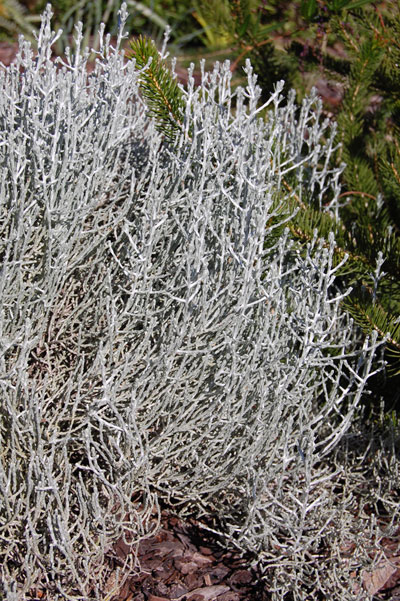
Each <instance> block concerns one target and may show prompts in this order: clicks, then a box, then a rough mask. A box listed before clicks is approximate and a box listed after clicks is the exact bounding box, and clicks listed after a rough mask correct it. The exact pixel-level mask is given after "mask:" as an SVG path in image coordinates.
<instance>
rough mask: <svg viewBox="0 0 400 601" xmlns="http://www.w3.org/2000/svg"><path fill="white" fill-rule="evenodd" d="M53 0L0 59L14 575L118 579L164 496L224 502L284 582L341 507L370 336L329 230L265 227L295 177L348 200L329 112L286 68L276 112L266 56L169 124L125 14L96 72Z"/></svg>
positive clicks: (219, 506)
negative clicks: (141, 77)
mask: <svg viewBox="0 0 400 601" xmlns="http://www.w3.org/2000/svg"><path fill="white" fill-rule="evenodd" d="M50 16H51V14H50V11H49V9H48V10H47V12H46V14H45V16H44V20H43V23H42V28H41V33H40V37H39V40H38V46H39V50H38V54H37V56H36V55H34V53H33V51H32V49H31V47H30V45H29V44H28V43H27V42H26V41H24V40H22V39H21V41H20V51H19V54H18V56H17V59H16V62H15V63H13V64H12V65H11V66H10V67H8V68H2V69H1V72H0V86H1V96H0V173H1V183H0V186H1V188H0V229H1V237H0V257H1V271H0V328H1V330H0V345H1V347H0V353H1V354H0V387H1V392H0V394H1V399H0V403H1V404H0V412H1V413H0V444H1V455H0V491H1V493H0V494H1V496H0V564H1V566H2V567H1V578H2V584H3V592H4V593H5V594H6V597H7V599H10V600H11V599H22V598H23V594H24V593H25V592H27V591H28V590H29V589H30V588H32V587H35V586H36V587H37V588H40V587H41V586H46V587H47V588H48V589H49V590H50V591H52V597H51V598H52V599H58V598H60V599H61V598H84V599H89V598H93V599H95V598H96V599H97V598H99V599H100V598H103V597H102V596H101V595H102V590H103V586H104V582H105V579H106V577H107V563H106V561H105V556H107V554H108V553H109V552H110V549H111V545H112V542H113V541H115V540H116V539H117V538H118V537H119V536H121V534H124V536H125V537H126V538H127V539H128V540H133V541H137V540H140V538H142V537H144V536H147V535H149V534H151V532H152V531H154V530H155V529H156V528H157V519H156V517H157V516H158V515H159V505H158V501H159V500H160V499H163V500H166V501H167V502H169V503H171V504H174V505H175V506H176V507H177V508H179V509H180V511H182V513H183V514H185V512H186V514H196V515H197V516H201V515H210V514H213V515H217V516H219V519H220V523H221V524H222V525H223V532H224V534H225V536H227V538H228V539H229V540H231V542H233V543H234V544H236V545H238V546H239V547H240V548H242V549H243V550H251V551H253V552H254V553H255V556H256V557H258V558H259V561H260V562H261V565H264V566H265V567H266V568H269V569H270V570H272V571H271V574H272V573H273V569H274V568H276V569H277V570H278V572H277V573H278V576H276V578H275V581H274V582H275V585H274V586H275V587H276V593H275V595H276V597H275V598H277V599H278V598H280V595H281V594H283V593H282V591H284V590H285V587H286V589H287V590H289V589H290V587H291V586H294V585H291V584H290V583H289V581H286V582H285V578H284V576H283V577H281V572H279V567H280V566H281V567H282V566H286V568H285V569H286V574H289V573H295V574H297V576H296V578H297V579H298V581H299V582H300V581H301V582H303V580H302V578H303V576H302V574H303V571H304V570H303V567H304V565H305V564H304V562H305V561H306V560H305V557H306V554H307V553H309V554H310V553H313V552H315V549H317V548H318V545H319V544H320V542H321V540H322V539H323V538H325V539H326V540H330V539H329V537H331V538H332V537H333V538H332V540H337V536H339V535H338V534H337V532H339V533H340V529H341V527H342V526H341V525H342V523H343V524H344V523H345V522H346V519H347V518H346V516H345V510H344V509H343V504H341V503H337V504H335V500H334V499H333V497H332V494H331V489H332V486H333V484H332V483H333V482H334V481H335V479H337V477H338V474H339V473H340V467H339V468H335V467H334V466H333V463H332V461H330V459H329V458H330V457H331V456H332V452H333V450H334V449H335V447H336V446H337V445H338V443H339V442H340V441H341V439H342V437H343V435H344V434H345V433H346V431H347V430H348V429H349V426H350V424H351V420H352V416H353V414H354V412H355V410H356V408H357V406H358V404H359V401H360V398H361V394H362V393H363V391H364V389H365V384H366V381H367V379H368V377H369V375H370V374H371V369H372V368H371V365H372V359H373V356H374V353H375V350H376V348H377V344H376V342H375V341H374V340H372V341H369V340H366V341H365V342H364V343H362V341H360V339H359V334H358V332H357V331H356V330H355V329H354V327H353V324H352V322H351V321H350V320H349V319H348V317H346V315H345V314H344V313H343V312H342V310H341V307H340V300H341V298H343V294H345V293H343V292H341V291H340V290H339V288H336V287H335V274H336V272H337V269H338V266H335V264H334V260H333V243H334V241H333V240H329V241H327V242H326V243H325V244H324V245H321V244H318V243H317V242H316V241H315V240H314V241H311V242H310V244H309V246H308V250H307V251H306V252H304V253H300V251H299V250H298V249H297V248H296V247H295V246H294V245H293V243H292V242H291V240H290V238H289V235H288V232H287V231H286V230H282V231H283V233H282V234H281V235H280V236H277V237H276V238H274V236H273V234H274V232H275V229H276V227H277V225H279V224H280V225H282V222H283V221H284V220H285V219H287V215H286V216H281V217H280V218H279V216H280V215H283V213H282V207H284V206H285V203H286V202H287V201H288V199H289V198H290V196H291V194H297V195H298V196H299V197H300V198H302V197H303V196H304V194H305V192H307V193H311V194H313V195H314V197H317V198H319V201H320V203H321V206H322V204H323V203H324V202H325V203H328V205H327V206H326V207H325V210H331V211H332V212H333V213H335V212H337V209H338V195H339V192H340V189H339V186H338V178H339V174H340V170H339V169H332V170H330V169H329V167H328V161H329V157H330V156H331V153H332V150H333V138H334V133H335V132H334V128H333V129H330V127H329V125H328V123H327V122H323V121H322V119H321V116H320V112H321V109H320V105H319V103H318V101H317V100H316V98H315V97H311V98H309V99H307V100H306V101H305V102H304V103H303V105H302V107H301V109H300V110H299V111H298V110H297V108H296V106H295V104H294V101H293V97H291V98H289V99H288V100H287V101H285V102H284V99H283V98H281V94H280V89H281V88H280V85H279V84H278V85H277V88H276V92H275V94H274V95H273V96H272V97H271V99H270V101H269V103H268V109H269V110H268V116H267V118H266V119H261V118H260V107H259V89H258V88H257V86H256V81H255V79H256V78H255V76H254V75H253V73H252V70H251V66H250V64H247V68H246V69H247V75H248V84H247V87H246V88H245V89H243V88H242V89H239V90H237V92H236V93H235V94H233V93H232V91H231V87H230V70H229V65H228V64H224V65H218V64H217V65H216V66H215V68H214V70H213V71H212V73H209V74H203V82H202V84H201V85H200V86H199V87H197V88H196V87H195V86H194V83H193V80H192V79H191V78H190V77H189V85H188V87H187V88H186V89H185V98H186V102H187V113H186V119H187V131H189V128H190V131H191V132H192V138H191V139H190V140H189V139H188V137H187V136H185V135H184V134H182V136H181V137H178V139H177V140H176V143H175V145H174V146H168V145H166V144H164V143H163V140H162V136H161V135H160V134H159V133H158V132H157V131H156V129H155V127H154V124H153V123H152V122H151V121H150V120H149V119H148V118H147V116H146V109H145V106H144V105H143V103H142V101H141V99H140V96H139V93H138V72H137V70H136V68H135V64H134V62H133V61H130V62H128V63H125V62H124V60H123V53H122V52H121V50H120V44H121V41H122V39H123V36H122V33H121V32H122V29H121V32H120V37H119V39H118V43H117V46H116V48H112V47H111V45H110V40H109V39H108V38H104V36H103V35H101V47H100V50H99V52H98V53H97V62H96V68H95V70H94V71H93V73H91V74H90V75H89V76H87V72H86V63H87V58H88V52H86V53H85V52H84V53H83V54H82V53H81V54H80V52H79V44H80V41H81V32H80V31H79V30H78V31H77V36H76V37H77V40H76V43H77V46H78V49H77V51H76V53H75V54H74V55H73V54H72V52H71V53H70V54H68V56H67V59H66V60H65V61H64V62H63V61H61V60H60V59H58V60H57V61H55V62H54V61H52V60H51V58H50V55H51V52H50V46H51V44H52V43H54V41H55V39H56V37H57V34H53V33H52V32H51V28H50ZM125 16H126V14H125V8H123V9H122V25H123V22H124V18H125ZM234 99H235V106H234V107H232V106H231V104H232V102H233V100H234ZM289 177H290V181H291V182H293V181H294V182H295V183H294V184H292V186H293V189H292V191H291V192H290V191H289V190H288V189H286V188H285V187H284V185H283V181H282V179H283V178H289ZM277 219H278V222H277ZM272 224H273V225H272ZM139 501H140V502H139ZM335 531H336V534H335ZM335 537H336V538H335ZM135 569H138V566H136V564H135V560H134V556H132V561H131V564H130V565H127V566H125V574H126V573H127V570H135ZM302 570H303V571H302ZM349 570H350V568H349ZM282 578H283V579H282ZM307 578H309V575H308V573H306V572H304V579H305V580H304V581H306V580H307ZM329 578H331V579H330V580H329ZM329 578H328V580H327V584H326V586H327V588H328V589H329V590H330V594H331V597H330V598H332V599H333V598H335V596H334V595H335V591H334V589H332V586H333V584H332V582H333V580H334V578H333V576H329ZM329 587H331V588H329ZM298 590H300V589H298V588H296V587H295V588H294V591H295V593H294V594H295V595H298V594H301V593H299V592H298ZM296 591H297V592H296ZM332 591H333V592H332ZM340 594H342V593H340ZM310 598H311V597H310ZM337 598H341V599H344V598H345V597H343V596H340V595H339V596H338V597H337ZM350 598H352V597H350Z"/></svg>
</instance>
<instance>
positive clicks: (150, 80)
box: [128, 36, 185, 141]
mask: <svg viewBox="0 0 400 601" xmlns="http://www.w3.org/2000/svg"><path fill="white" fill-rule="evenodd" d="M131 48H132V51H133V52H132V54H131V55H130V56H129V57H128V58H130V59H135V60H136V65H137V66H138V67H139V69H143V70H142V72H141V74H140V80H139V83H140V88H141V91H142V93H143V96H144V97H145V99H146V101H147V104H148V107H149V109H150V111H149V113H150V115H151V116H152V117H154V119H155V121H156V127H157V129H158V130H159V131H161V132H162V133H163V134H164V135H165V136H166V137H167V138H168V139H169V140H170V141H174V140H176V137H177V135H178V134H179V133H180V132H182V131H183V129H184V110H185V102H184V99H183V94H182V90H181V89H180V88H179V86H178V84H177V82H176V80H175V79H174V77H173V75H172V73H171V71H170V70H169V69H168V67H167V66H166V64H165V62H164V61H163V60H162V59H161V57H160V55H159V53H158V50H157V48H156V46H155V44H154V42H153V41H152V40H150V39H149V38H144V37H142V36H140V37H139V38H137V39H136V40H134V41H132V42H131ZM150 59H151V62H150V64H148V63H149V61H150ZM147 65H148V66H147ZM146 66H147V68H146Z"/></svg>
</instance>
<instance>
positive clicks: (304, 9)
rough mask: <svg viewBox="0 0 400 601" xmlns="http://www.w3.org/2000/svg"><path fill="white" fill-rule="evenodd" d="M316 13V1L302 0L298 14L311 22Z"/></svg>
mask: <svg viewBox="0 0 400 601" xmlns="http://www.w3.org/2000/svg"><path fill="white" fill-rule="evenodd" d="M317 12H318V4H317V0H302V2H301V5H300V14H301V16H302V17H303V18H304V19H306V21H312V20H313V18H314V17H315V15H316V14H317Z"/></svg>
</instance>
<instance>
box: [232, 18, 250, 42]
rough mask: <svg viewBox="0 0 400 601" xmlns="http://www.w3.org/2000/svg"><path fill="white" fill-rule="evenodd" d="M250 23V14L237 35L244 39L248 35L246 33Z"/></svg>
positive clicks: (238, 29)
mask: <svg viewBox="0 0 400 601" xmlns="http://www.w3.org/2000/svg"><path fill="white" fill-rule="evenodd" d="M250 21H251V15H250V13H249V14H248V15H246V18H245V19H244V21H243V23H242V24H241V25H240V26H239V27H238V28H237V30H236V31H237V34H238V36H239V37H240V38H241V37H243V36H244V34H245V33H246V31H247V29H248V27H249V25H250Z"/></svg>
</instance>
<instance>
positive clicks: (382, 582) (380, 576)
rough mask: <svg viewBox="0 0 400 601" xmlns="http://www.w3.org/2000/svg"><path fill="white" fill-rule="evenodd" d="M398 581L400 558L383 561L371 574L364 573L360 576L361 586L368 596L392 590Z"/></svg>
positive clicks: (399, 576)
mask: <svg viewBox="0 0 400 601" xmlns="http://www.w3.org/2000/svg"><path fill="white" fill-rule="evenodd" d="M393 564H396V565H393ZM397 564H398V565H397ZM399 580H400V557H393V558H391V560H390V561H389V560H388V559H385V560H384V561H383V562H381V563H380V564H378V566H377V567H376V568H375V569H374V570H373V571H372V572H366V571H364V572H363V575H362V582H363V586H364V588H365V589H366V591H367V592H368V593H369V594H370V595H376V593H378V592H379V591H382V590H385V589H390V588H392V587H393V586H395V585H396V583H397V582H398V581H399Z"/></svg>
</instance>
